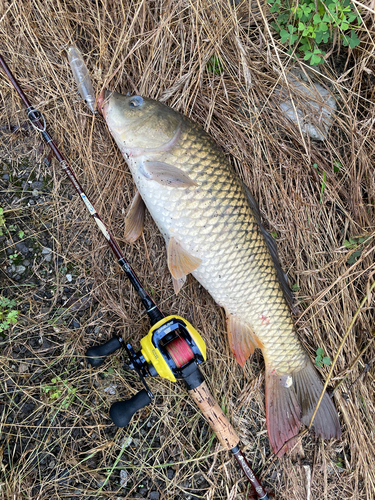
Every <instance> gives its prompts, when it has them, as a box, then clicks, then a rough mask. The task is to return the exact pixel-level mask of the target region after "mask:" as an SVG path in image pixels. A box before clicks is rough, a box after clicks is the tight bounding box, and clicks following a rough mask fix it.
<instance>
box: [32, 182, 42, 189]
mask: <svg viewBox="0 0 375 500" xmlns="http://www.w3.org/2000/svg"><path fill="white" fill-rule="evenodd" d="M31 187H32V188H33V189H42V188H43V182H40V181H34V182H33V183H32V184H31Z"/></svg>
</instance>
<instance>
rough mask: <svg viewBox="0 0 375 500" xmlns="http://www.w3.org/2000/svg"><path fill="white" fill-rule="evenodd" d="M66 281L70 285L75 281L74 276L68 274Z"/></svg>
mask: <svg viewBox="0 0 375 500" xmlns="http://www.w3.org/2000/svg"><path fill="white" fill-rule="evenodd" d="M66 280H67V281H69V283H70V282H71V281H72V280H73V276H72V275H71V274H67V275H66Z"/></svg>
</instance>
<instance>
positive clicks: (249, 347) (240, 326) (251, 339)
mask: <svg viewBox="0 0 375 500" xmlns="http://www.w3.org/2000/svg"><path fill="white" fill-rule="evenodd" d="M225 314H226V318H227V332H228V339H229V345H230V348H231V351H232V353H233V354H234V356H235V358H236V360H237V361H238V363H239V364H240V365H241V366H242V367H244V365H245V363H246V360H247V358H248V357H249V356H250V354H253V352H254V351H255V349H256V348H257V347H259V348H260V349H262V348H263V344H262V343H261V341H260V340H259V339H258V337H257V336H256V335H255V333H254V331H253V329H252V328H251V326H249V325H246V324H244V323H242V322H241V321H240V320H239V319H238V318H237V316H235V315H234V314H230V313H228V312H227V311H225Z"/></svg>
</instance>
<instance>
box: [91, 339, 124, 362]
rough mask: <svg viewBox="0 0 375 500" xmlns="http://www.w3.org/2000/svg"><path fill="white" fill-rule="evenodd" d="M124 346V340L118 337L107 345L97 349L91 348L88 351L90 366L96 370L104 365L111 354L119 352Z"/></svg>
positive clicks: (99, 346) (106, 343)
mask: <svg viewBox="0 0 375 500" xmlns="http://www.w3.org/2000/svg"><path fill="white" fill-rule="evenodd" d="M121 346H122V339H119V338H118V337H112V338H111V339H110V340H108V342H105V344H101V345H98V346H96V347H90V348H89V349H87V351H86V358H87V361H88V362H89V363H90V365H91V366H92V367H94V368H97V367H98V366H100V365H101V364H103V363H104V361H105V360H106V357H107V356H108V355H109V354H112V353H113V352H115V351H117V349H120V347H121Z"/></svg>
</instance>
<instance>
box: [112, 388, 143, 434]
mask: <svg viewBox="0 0 375 500" xmlns="http://www.w3.org/2000/svg"><path fill="white" fill-rule="evenodd" d="M150 403H151V398H150V396H149V395H148V393H147V391H146V389H142V390H141V391H139V392H137V394H135V395H134V396H133V397H132V398H130V399H127V400H125V401H117V403H113V405H112V406H111V408H110V410H109V415H110V417H111V419H112V422H113V423H114V424H115V425H117V427H126V426H127V425H128V423H129V422H130V420H131V419H132V416H133V415H134V413H135V412H136V411H138V410H140V409H141V408H144V407H145V406H147V405H149V404H150Z"/></svg>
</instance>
